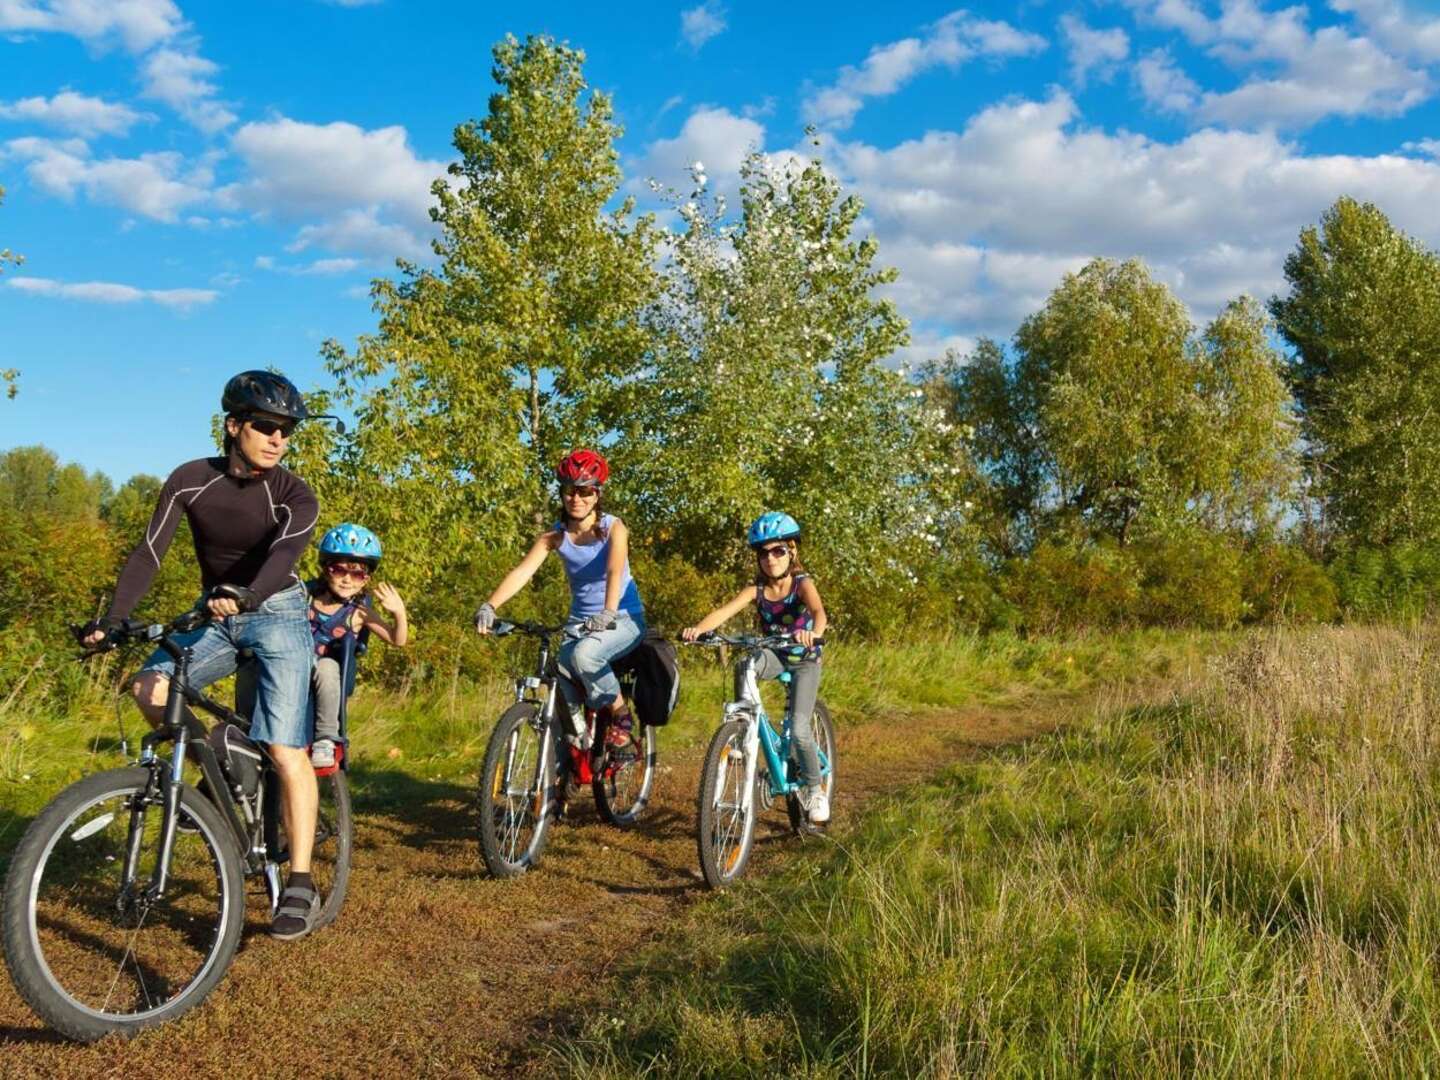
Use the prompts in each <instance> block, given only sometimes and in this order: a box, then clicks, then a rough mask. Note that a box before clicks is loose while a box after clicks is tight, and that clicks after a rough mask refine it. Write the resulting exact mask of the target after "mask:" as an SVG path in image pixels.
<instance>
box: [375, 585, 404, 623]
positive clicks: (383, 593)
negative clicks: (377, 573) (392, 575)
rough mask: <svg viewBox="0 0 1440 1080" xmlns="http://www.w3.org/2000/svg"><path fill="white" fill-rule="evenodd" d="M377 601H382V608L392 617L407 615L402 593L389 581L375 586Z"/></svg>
mask: <svg viewBox="0 0 1440 1080" xmlns="http://www.w3.org/2000/svg"><path fill="white" fill-rule="evenodd" d="M375 599H376V600H378V601H380V606H381V607H382V608H384V609H385V610H386V611H388V612H389V613H390V614H391V615H403V614H404V613H405V601H404V600H401V599H400V593H399V592H397V591H396V589H395V586H394V585H391V584H390V583H389V582H388V581H382V582H381V583H380V584H379V585H376V586H375Z"/></svg>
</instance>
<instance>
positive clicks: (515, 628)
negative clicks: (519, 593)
mask: <svg viewBox="0 0 1440 1080" xmlns="http://www.w3.org/2000/svg"><path fill="white" fill-rule="evenodd" d="M564 629H565V624H564V623H561V624H560V625H559V626H546V625H545V624H543V623H533V622H521V621H520V620H518V619H516V620H513V621H507V620H501V621H499V622H496V623H495V626H494V628H493V629H492V630H491V631H490V635H491V637H504V636H505V635H506V634H514V633H521V634H529V635H531V636H532V637H548V636H549V635H551V634H558V633H560V631H562V630H564Z"/></svg>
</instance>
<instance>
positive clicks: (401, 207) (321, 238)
mask: <svg viewBox="0 0 1440 1080" xmlns="http://www.w3.org/2000/svg"><path fill="white" fill-rule="evenodd" d="M230 145H231V149H232V150H233V151H234V153H235V154H236V155H238V156H239V158H240V159H241V160H242V161H243V162H244V164H245V166H246V168H247V170H248V173H249V175H248V177H247V178H246V179H244V180H242V181H241V182H239V183H236V184H231V185H229V186H227V187H224V188H222V189H221V190H220V192H219V202H220V205H221V206H224V207H232V208H239V209H245V210H250V211H252V212H253V213H255V214H257V215H259V216H261V217H267V218H288V219H292V220H293V219H297V218H299V219H303V218H306V217H310V216H313V215H323V216H324V220H322V221H319V222H314V223H311V224H307V225H305V226H304V227H303V228H302V229H300V231H299V232H298V233H297V235H296V238H295V241H294V243H292V244H291V245H290V248H289V250H291V251H301V250H305V249H306V248H311V247H318V248H322V249H325V250H328V251H332V252H336V253H338V254H342V255H358V256H363V257H367V258H379V259H385V260H387V261H388V260H390V259H394V258H396V257H400V258H406V259H412V260H415V259H426V258H428V257H429V256H430V254H431V252H430V246H429V242H428V238H429V237H430V236H431V234H432V233H433V225H432V223H431V221H430V207H431V206H432V205H433V203H434V197H433V196H432V195H431V194H430V185H431V184H432V183H434V181H435V180H436V179H437V178H439V177H442V176H443V175H444V174H445V168H446V163H445V162H443V161H432V160H427V159H425V158H421V157H419V156H418V155H417V154H416V153H415V151H414V150H413V149H412V148H411V146H410V143H409V138H408V136H407V134H406V132H405V129H404V128H403V127H398V126H396V127H387V128H378V129H375V130H371V131H367V130H366V129H364V128H361V127H358V126H356V125H355V124H350V123H344V122H340V121H337V122H335V123H330V124H307V123H302V122H300V121H298V120H291V119H289V118H288V117H279V118H277V119H275V120H268V121H264V122H258V123H250V124H245V125H244V126H242V127H241V128H240V129H239V130H238V131H236V132H235V134H234V136H233V138H232V139H231V144H230Z"/></svg>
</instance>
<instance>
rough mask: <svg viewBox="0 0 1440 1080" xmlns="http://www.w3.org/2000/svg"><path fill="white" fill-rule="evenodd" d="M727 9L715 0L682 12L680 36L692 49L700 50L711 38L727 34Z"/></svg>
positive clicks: (708, 0) (706, 0)
mask: <svg viewBox="0 0 1440 1080" xmlns="http://www.w3.org/2000/svg"><path fill="white" fill-rule="evenodd" d="M726 26H727V23H726V22H725V8H724V6H723V5H721V4H718V3H716V2H715V0H705V3H703V4H701V5H700V6H698V7H693V8H689V9H688V10H686V11H682V12H680V36H681V37H683V38H684V39H685V41H686V43H687V44H688V45H689V46H690V48H692V49H696V50H698V49H699V48H700V47H701V46H702V45H704V44H705V43H706V42H707V41H709V40H710V39H711V38H713V37H716V36H717V35H719V34H723V33H724V32H725V27H726Z"/></svg>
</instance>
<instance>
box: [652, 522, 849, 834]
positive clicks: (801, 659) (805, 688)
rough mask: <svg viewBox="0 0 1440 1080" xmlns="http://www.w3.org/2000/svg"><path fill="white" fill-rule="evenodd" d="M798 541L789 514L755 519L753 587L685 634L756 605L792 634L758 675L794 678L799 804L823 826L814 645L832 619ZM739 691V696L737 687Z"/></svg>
mask: <svg viewBox="0 0 1440 1080" xmlns="http://www.w3.org/2000/svg"><path fill="white" fill-rule="evenodd" d="M799 539H800V525H799V523H798V522H796V520H795V519H794V518H792V517H791V516H790V515H789V514H784V513H778V512H775V511H771V512H769V513H765V514H761V515H760V516H759V517H758V518H756V519H755V521H754V523H752V524H751V526H750V529H749V531H748V533H747V534H746V540H747V542H748V543H749V545H750V548H751V550H753V551H754V552H755V560H756V573H755V581H754V584H753V585H747V586H746V587H745V588H744V589H742V590H740V592H739V593H737V594H736V596H735V597H734V599H732V600H730V601H729V602H728V603H726V604H723V605H721V606H720V607H718V608H716V609H715V610H714V611H712V612H710V614H708V615H706V616H705V617H704V618H703V619H701V620H700V621H699V622H698V623H696V624H695V625H694V626H691V627H687V628H686V629H685V630H684V631H683V632H682V634H681V636H682V637H683V638H684V639H685V640H686V641H694V640H695V639H696V638H697V637H699V636H700V635H701V634H705V633H707V632H709V631H711V630H714V629H715V628H716V627H719V626H722V625H724V624H725V623H726V622H728V621H729V620H730V619H732V618H734V617H735V616H736V615H738V614H740V612H741V611H743V610H744V609H745V608H747V607H749V606H750V605H751V604H752V603H753V604H754V605H755V608H756V614H757V616H758V618H759V622H760V628H761V630H762V631H763V632H765V633H767V634H790V635H791V636H792V637H793V638H794V640H795V645H794V647H792V648H789V649H783V650H774V649H766V650H764V655H763V656H762V657H761V658H760V664H759V666H758V667H757V669H756V675H757V676H758V677H759V678H762V679H778V678H780V676H781V675H783V674H785V673H786V672H789V674H790V680H789V682H790V688H789V693H790V707H791V721H790V722H791V737H792V738H793V740H794V747H795V751H796V754H797V755H798V759H799V764H800V773H801V778H802V782H803V783H804V784H805V790H804V792H803V793H802V794H801V797H800V801H801V805H802V806H803V807H804V808H805V810H806V812H807V814H808V815H809V818H810V820H811V822H813V823H814V824H816V825H822V824H824V823H825V822H827V821H829V820H830V803H829V799H828V797H827V796H826V794H825V789H824V787H823V786H822V785H821V775H820V758H819V755H818V754H817V753H816V749H815V731H814V726H813V724H812V719H813V717H814V715H815V699H816V697H817V695H818V694H819V690H820V648H821V647H820V646H818V645H816V644H815V641H816V639H817V638H823V637H824V636H825V628H826V626H827V625H829V621H830V620H829V618H828V617H827V616H826V614H825V604H824V603H823V602H822V601H821V599H820V590H819V589H817V588H816V587H815V582H814V580H813V579H812V578H811V577H810V575H809V574H807V573H806V572H805V568H804V567H803V566H802V565H801V564H800V552H799V547H798V543H797V542H798V541H799ZM736 693H737V696H738V694H739V690H738V689H737V691H736Z"/></svg>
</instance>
